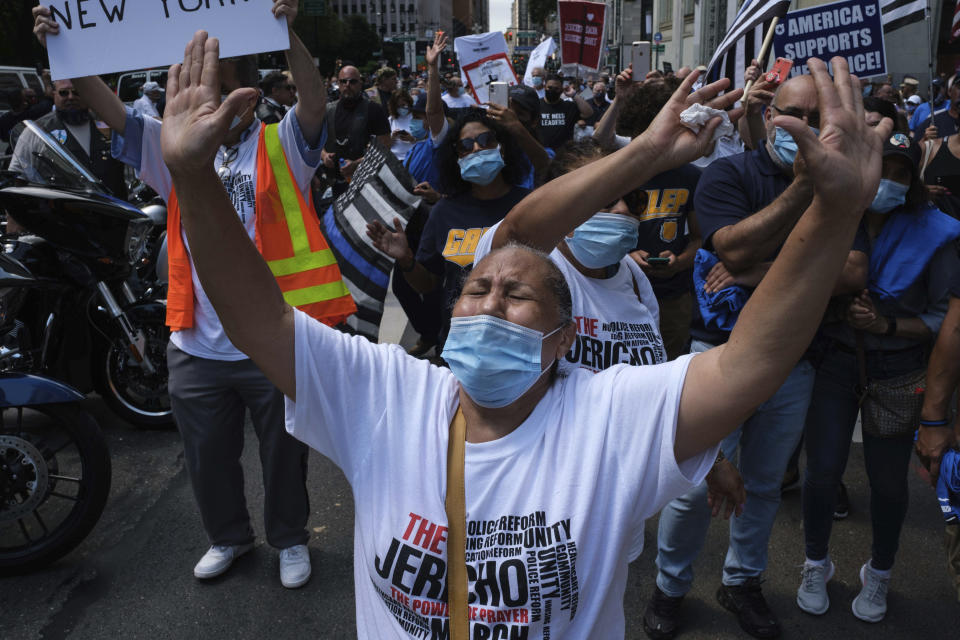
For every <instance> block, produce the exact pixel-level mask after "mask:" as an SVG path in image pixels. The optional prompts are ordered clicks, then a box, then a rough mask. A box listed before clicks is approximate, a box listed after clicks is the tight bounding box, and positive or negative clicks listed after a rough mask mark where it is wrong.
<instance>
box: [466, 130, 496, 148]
mask: <svg viewBox="0 0 960 640" xmlns="http://www.w3.org/2000/svg"><path fill="white" fill-rule="evenodd" d="M496 144H497V134H496V132H494V131H484V132H483V133H481V134H480V135H478V136H477V137H475V138H460V140H458V141H457V152H458V153H470V152H471V151H473V148H474V146H475V145H480V148H481V149H490V148H492V147H494V146H495V145H496Z"/></svg>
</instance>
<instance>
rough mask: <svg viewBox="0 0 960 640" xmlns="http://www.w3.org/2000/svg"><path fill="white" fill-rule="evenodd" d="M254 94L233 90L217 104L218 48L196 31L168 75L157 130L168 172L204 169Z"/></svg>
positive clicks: (214, 39) (252, 91) (217, 45)
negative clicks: (161, 114) (234, 120)
mask: <svg viewBox="0 0 960 640" xmlns="http://www.w3.org/2000/svg"><path fill="white" fill-rule="evenodd" d="M255 93H256V89H237V90H236V91H234V92H233V93H231V94H230V95H229V96H228V97H227V99H226V100H225V101H224V102H223V104H221V103H220V43H219V41H218V40H217V39H216V38H208V37H207V32H206V31H197V32H196V33H195V34H194V36H193V40H191V41H190V44H188V45H187V48H186V50H185V51H184V54H183V63H182V64H175V65H173V66H172V67H170V72H169V73H168V75H167V107H166V110H165V111H164V113H163V127H162V128H161V130H160V133H161V144H162V149H163V160H164V162H166V164H167V167H168V168H169V169H170V171H171V173H174V174H176V173H178V172H179V173H183V172H191V171H198V170H208V169H210V168H211V167H213V163H214V158H215V157H216V155H217V149H219V148H220V145H221V144H222V142H223V138H224V136H225V135H226V133H227V131H228V130H229V128H230V122H231V121H232V119H233V117H234V116H235V115H237V114H238V113H240V111H242V110H243V109H244V108H246V107H247V106H248V105H249V103H250V100H251V99H252V98H253V96H254V95H255Z"/></svg>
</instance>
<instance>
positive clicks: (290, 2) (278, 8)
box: [271, 0, 300, 27]
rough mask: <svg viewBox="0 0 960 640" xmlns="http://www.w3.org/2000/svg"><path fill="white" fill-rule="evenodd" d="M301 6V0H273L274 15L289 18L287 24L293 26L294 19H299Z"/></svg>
mask: <svg viewBox="0 0 960 640" xmlns="http://www.w3.org/2000/svg"><path fill="white" fill-rule="evenodd" d="M299 8H300V0H273V8H272V9H271V10H272V11H273V15H274V16H276V17H277V18H279V17H280V16H285V17H286V18H287V26H289V27H292V26H293V21H294V20H296V19H297V10H298V9H299Z"/></svg>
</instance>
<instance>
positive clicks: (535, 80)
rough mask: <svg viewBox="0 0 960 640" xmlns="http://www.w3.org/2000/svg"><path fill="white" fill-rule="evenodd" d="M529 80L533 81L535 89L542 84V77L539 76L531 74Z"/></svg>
mask: <svg viewBox="0 0 960 640" xmlns="http://www.w3.org/2000/svg"><path fill="white" fill-rule="evenodd" d="M530 82H532V83H533V86H534V88H536V89H539V88H540V87H542V86H543V78H541V77H540V76H533V77H532V78H530Z"/></svg>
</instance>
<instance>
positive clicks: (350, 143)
mask: <svg viewBox="0 0 960 640" xmlns="http://www.w3.org/2000/svg"><path fill="white" fill-rule="evenodd" d="M337 84H338V85H339V86H340V99H339V100H337V101H335V102H333V103H331V104H330V105H328V106H327V115H326V119H325V121H324V126H325V127H326V131H327V141H326V144H324V147H323V166H324V167H326V173H327V177H328V178H333V181H334V185H333V194H334V195H335V196H338V195H340V194H341V193H343V192H344V191H346V190H347V183H348V182H349V181H350V178H351V177H352V176H353V172H354V171H356V169H357V166H359V164H360V162H361V161H362V160H363V152H364V149H366V148H367V143H368V142H369V141H370V137H371V136H376V138H377V140H378V141H379V142H380V144H382V145H383V146H384V147H386V148H388V149H389V148H390V145H391V144H392V143H391V140H390V121H389V120H387V113H386V111H384V110H383V107H382V106H380V105H379V104H377V103H376V102H372V101H371V100H369V99H368V98H367V96H366V95H365V94H364V92H363V79H362V76H361V75H360V70H359V69H357V68H356V67H354V66H350V65H347V66H345V67H343V68H342V69H340V73H338V74H337Z"/></svg>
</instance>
